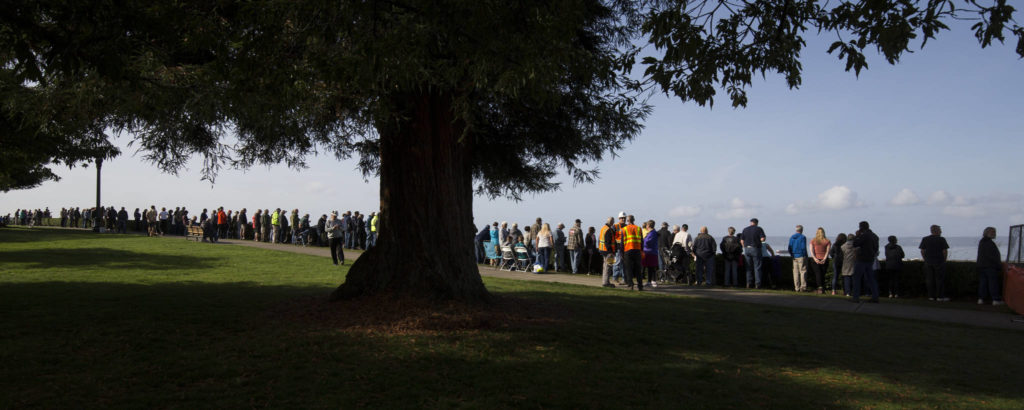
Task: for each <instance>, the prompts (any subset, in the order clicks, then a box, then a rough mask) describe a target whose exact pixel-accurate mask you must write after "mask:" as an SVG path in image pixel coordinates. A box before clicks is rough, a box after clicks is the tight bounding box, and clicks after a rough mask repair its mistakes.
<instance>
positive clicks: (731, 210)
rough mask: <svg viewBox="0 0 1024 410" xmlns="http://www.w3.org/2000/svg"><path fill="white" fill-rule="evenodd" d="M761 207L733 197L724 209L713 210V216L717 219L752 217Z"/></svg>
mask: <svg viewBox="0 0 1024 410" xmlns="http://www.w3.org/2000/svg"><path fill="white" fill-rule="evenodd" d="M760 208H761V207H760V206H758V205H757V204H754V203H750V202H746V201H744V200H742V199H739V198H733V199H732V200H731V201H729V205H728V207H726V208H725V209H723V210H721V211H718V212H715V218H718V219H740V218H750V217H753V216H754V214H755V213H757V211H758V210H759V209H760Z"/></svg>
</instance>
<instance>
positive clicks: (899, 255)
mask: <svg viewBox="0 0 1024 410" xmlns="http://www.w3.org/2000/svg"><path fill="white" fill-rule="evenodd" d="M904 256H906V255H904V254H903V247H902V246H899V245H897V244H896V237H895V236H891V235H890V236H889V243H888V244H887V245H885V276H886V278H887V280H888V283H889V297H890V298H898V297H900V295H899V286H900V282H899V279H900V272H902V271H903V258H904Z"/></svg>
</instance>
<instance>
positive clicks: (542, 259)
mask: <svg viewBox="0 0 1024 410" xmlns="http://www.w3.org/2000/svg"><path fill="white" fill-rule="evenodd" d="M550 254H551V247H550V246H544V247H540V248H537V264H538V265H540V266H541V267H543V268H544V269H545V270H547V268H548V255H550Z"/></svg>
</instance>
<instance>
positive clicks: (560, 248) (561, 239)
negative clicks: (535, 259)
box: [495, 222, 566, 272]
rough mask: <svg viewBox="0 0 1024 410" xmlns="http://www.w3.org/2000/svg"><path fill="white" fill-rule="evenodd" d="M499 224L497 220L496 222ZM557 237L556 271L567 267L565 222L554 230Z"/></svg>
mask: <svg viewBox="0 0 1024 410" xmlns="http://www.w3.org/2000/svg"><path fill="white" fill-rule="evenodd" d="M495 225H497V222H495ZM554 237H555V258H554V259H555V260H554V262H555V272H558V271H561V270H563V269H565V257H564V256H563V253H565V242H566V238H565V224H558V229H556V230H555V232H554Z"/></svg>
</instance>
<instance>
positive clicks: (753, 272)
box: [743, 246, 761, 288]
mask: <svg viewBox="0 0 1024 410" xmlns="http://www.w3.org/2000/svg"><path fill="white" fill-rule="evenodd" d="M743 257H744V258H746V262H747V287H748V288H749V287H751V285H753V286H754V287H756V288H760V287H761V248H755V247H753V246H747V247H744V248H743Z"/></svg>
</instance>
